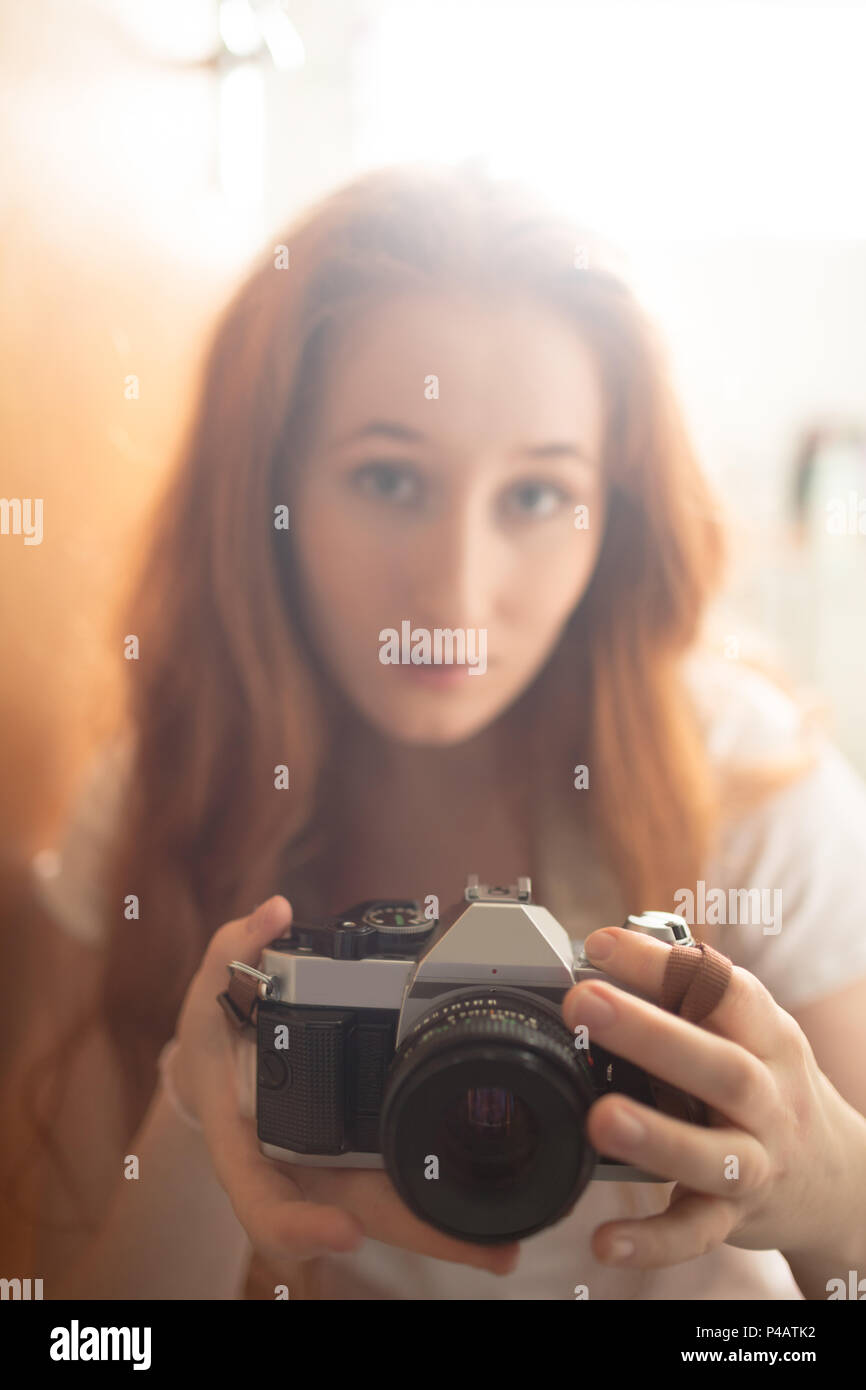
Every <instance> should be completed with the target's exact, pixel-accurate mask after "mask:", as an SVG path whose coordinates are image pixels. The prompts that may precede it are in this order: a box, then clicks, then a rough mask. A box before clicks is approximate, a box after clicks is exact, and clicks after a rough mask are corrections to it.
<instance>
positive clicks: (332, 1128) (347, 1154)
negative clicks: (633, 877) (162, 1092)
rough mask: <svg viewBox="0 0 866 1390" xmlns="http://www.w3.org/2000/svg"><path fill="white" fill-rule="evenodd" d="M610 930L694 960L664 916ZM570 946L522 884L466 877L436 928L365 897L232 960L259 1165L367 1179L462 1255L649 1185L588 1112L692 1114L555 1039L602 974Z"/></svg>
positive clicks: (633, 1070) (672, 920)
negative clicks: (603, 1145) (571, 1006)
mask: <svg viewBox="0 0 866 1390" xmlns="http://www.w3.org/2000/svg"><path fill="white" fill-rule="evenodd" d="M624 925H625V926H626V927H627V928H629V929H631V930H633V931H640V932H646V933H648V934H649V935H652V936H656V937H658V938H659V939H660V940H664V941H669V942H672V943H679V944H681V945H686V946H688V945H692V944H694V943H693V940H692V937H691V934H690V932H689V928H688V926H687V924H686V923H685V921H684V920H683V919H682V918H681V917H676V916H673V915H671V914H667V913H660V912H647V913H643V914H641V915H639V916H633V917H629V918H628V919H627V920H626V922H625V923H624ZM576 946H577V947H579V943H575V944H574V945H573V944H572V942H571V941H570V940H569V937H568V935H567V933H566V931H565V930H564V928H563V927H562V926H560V924H559V923H558V922H557V921H556V919H555V918H554V917H553V916H552V915H551V913H550V912H548V911H547V909H546V908H544V907H541V906H540V905H538V904H534V903H533V902H532V897H531V890H530V881H529V879H528V878H521V879H519V880H518V882H517V884H516V885H513V886H511V887H509V888H504V887H488V886H487V885H484V884H480V883H479V882H478V878H477V875H471V876H470V877H469V879H468V883H467V887H466V891H465V898H464V901H462V902H459V903H456V904H455V905H454V906H453V907H451V908H449V909H448V911H447V912H445V913H444V914H443V916H442V917H441V918H439V919H438V920H437V919H429V918H427V917H426V916H425V915H424V913H423V911H422V910H421V908H420V906H419V904H418V903H417V902H415V901H395V900H390V899H382V900H376V901H370V902H363V903H358V904H357V905H356V906H355V907H352V908H350V909H349V910H348V911H347V912H345V913H342V914H339V915H337V916H335V917H331V918H328V919H326V920H324V921H320V922H304V921H295V922H294V923H293V925H292V931H291V935H290V936H288V937H284V938H280V939H278V940H276V941H273V942H271V944H270V945H269V946H268V947H267V948H266V949H265V951H264V952H263V954H262V959H261V962H260V968H259V970H257V971H256V970H252V969H251V968H250V967H249V966H246V965H242V964H240V963H238V962H233V963H232V967H231V969H232V985H231V986H230V988H229V991H228V992H227V995H224V996H221V999H222V1000H223V1002H224V1003H226V1004H227V1006H228V1007H229V1009H230V1011H231V1012H233V1013H234V1015H235V1016H236V1017H237V1018H243V1017H249V1014H250V1012H251V1011H252V1010H251V1007H250V1001H251V1000H253V1001H254V1003H255V1011H256V1012H257V1021H256V1027H257V1035H258V1044H257V1077H256V1119H257V1129H258V1136H259V1141H260V1145H261V1149H262V1152H263V1153H265V1154H267V1155H268V1156H269V1157H271V1158H276V1159H283V1160H286V1161H288V1162H290V1163H296V1164H303V1165H311V1164H322V1165H327V1166H334V1167H337V1166H344V1167H354V1168H381V1167H384V1168H385V1169H386V1170H387V1172H388V1174H389V1175H390V1177H391V1179H392V1181H393V1183H394V1185H395V1187H396V1189H397V1191H398V1192H399V1194H400V1196H401V1197H402V1198H403V1200H404V1201H405V1202H406V1204H407V1205H408V1206H409V1207H410V1208H411V1209H412V1210H413V1211H414V1212H416V1213H417V1215H418V1216H420V1217H421V1218H422V1219H423V1220H425V1221H427V1222H429V1223H430V1224H431V1225H433V1226H435V1227H437V1228H438V1229H439V1230H442V1231H445V1232H447V1233H448V1234H450V1235H454V1236H457V1237H459V1238H461V1239H463V1240H469V1241H475V1242H477V1243H480V1244H487V1243H495V1242H499V1241H511V1240H519V1239H521V1238H523V1237H525V1236H528V1235H531V1234H532V1233H533V1232H535V1231H539V1230H541V1229H542V1228H544V1227H546V1226H550V1225H552V1224H553V1223H554V1222H556V1221H559V1220H560V1219H561V1218H562V1217H564V1216H565V1215H566V1214H567V1213H568V1212H569V1211H570V1210H571V1208H572V1207H573V1206H574V1204H575V1202H576V1201H577V1199H578V1198H579V1197H580V1195H581V1193H582V1192H583V1191H584V1189H585V1187H586V1185H587V1183H588V1182H589V1181H590V1180H591V1179H599V1178H602V1179H603V1178H606V1179H612V1180H616V1181H623V1180H632V1181H634V1180H638V1181H649V1182H655V1181H662V1179H659V1178H656V1177H654V1176H653V1175H652V1174H649V1173H644V1172H641V1171H640V1170H638V1169H635V1168H632V1167H629V1166H628V1165H626V1164H623V1163H620V1162H618V1161H617V1160H615V1159H609V1158H605V1157H603V1156H602V1155H599V1154H598V1153H596V1151H595V1150H594V1149H593V1147H592V1145H591V1144H590V1143H589V1141H588V1139H587V1137H586V1133H585V1120H586V1113H587V1111H588V1109H589V1107H590V1106H591V1105H592V1103H593V1102H594V1101H595V1100H597V1099H598V1097H599V1096H601V1095H603V1094H605V1093H606V1092H608V1091H620V1092H625V1093H627V1094H628V1095H631V1096H633V1097H634V1098H635V1099H637V1100H639V1101H641V1102H642V1103H643V1104H646V1105H653V1106H656V1107H657V1108H660V1109H664V1110H665V1111H666V1112H667V1113H670V1114H675V1115H677V1116H678V1117H680V1118H684V1119H688V1120H691V1121H693V1122H694V1123H698V1124H702V1123H706V1113H705V1109H704V1106H703V1104H702V1102H700V1101H698V1100H696V1099H695V1098H694V1097H692V1096H688V1095H686V1094H685V1093H684V1092H682V1091H679V1090H677V1089H676V1088H674V1087H672V1086H669V1085H667V1084H666V1083H662V1082H660V1081H659V1080H658V1079H656V1078H654V1077H652V1076H650V1075H649V1074H648V1073H647V1072H645V1071H643V1070H642V1069H641V1068H640V1067H638V1066H636V1065H634V1064H633V1063H631V1062H628V1061H625V1060H624V1059H622V1058H619V1057H616V1056H615V1055H613V1054H612V1053H610V1052H606V1051H605V1050H604V1049H603V1048H601V1047H598V1046H597V1045H596V1044H595V1043H592V1042H591V1043H590V1046H589V1047H588V1048H587V1047H586V1046H581V1045H579V1041H580V1040H579V1039H576V1038H575V1037H574V1036H572V1034H571V1033H569V1031H568V1029H567V1028H566V1027H565V1024H564V1023H563V1020H562V1014H561V1003H562V999H563V997H564V996H565V994H566V992H567V991H568V990H569V989H570V988H571V987H572V985H573V984H575V983H576V982H578V981H580V980H585V979H594V978H601V979H604V978H609V977H605V976H604V974H603V972H602V971H600V970H597V969H595V968H594V967H593V966H591V965H590V964H589V963H588V961H587V959H586V957H585V956H584V955H583V953H582V951H581V950H580V949H577V950H576V949H575V947H576ZM619 987H620V988H622V986H619ZM630 992H633V993H635V994H637V993H638V991H630ZM244 1000H245V1005H246V1007H244Z"/></svg>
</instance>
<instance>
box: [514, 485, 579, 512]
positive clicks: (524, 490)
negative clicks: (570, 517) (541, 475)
mask: <svg viewBox="0 0 866 1390" xmlns="http://www.w3.org/2000/svg"><path fill="white" fill-rule="evenodd" d="M569 497H570V494H569V493H568V492H566V490H565V488H563V487H560V486H559V485H558V484H557V483H548V482H541V481H539V482H536V481H533V480H529V479H528V480H527V481H526V482H523V483H517V484H516V485H515V486H514V487H512V488H509V490H508V492H507V493H506V494H505V498H504V506H505V510H506V512H507V513H509V514H510V515H512V516H516V517H518V518H520V517H528V518H529V519H530V520H544V518H545V517H548V516H553V515H554V513H555V512H557V511H559V509H560V508H561V507H562V505H563V504H564V503H565V502H567V501H568V500H569Z"/></svg>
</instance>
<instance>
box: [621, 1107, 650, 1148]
mask: <svg viewBox="0 0 866 1390" xmlns="http://www.w3.org/2000/svg"><path fill="white" fill-rule="evenodd" d="M613 1133H614V1138H615V1139H620V1140H622V1142H623V1143H624V1144H631V1143H637V1142H638V1140H639V1139H645V1138H646V1129H645V1127H644V1124H643V1122H642V1121H641V1120H639V1119H638V1117H637V1115H635V1114H633V1113H632V1111H631V1110H624V1109H623V1110H617V1112H616V1115H615V1116H614V1117H613Z"/></svg>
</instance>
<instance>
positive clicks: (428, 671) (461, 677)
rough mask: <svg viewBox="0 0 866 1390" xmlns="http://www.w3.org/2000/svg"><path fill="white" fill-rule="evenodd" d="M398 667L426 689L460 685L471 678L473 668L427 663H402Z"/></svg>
mask: <svg viewBox="0 0 866 1390" xmlns="http://www.w3.org/2000/svg"><path fill="white" fill-rule="evenodd" d="M397 669H398V670H399V671H400V672H401V673H402V674H403V675H404V676H405V677H406V678H407V679H408V680H411V681H414V683H415V684H416V685H420V686H423V687H424V689H425V690H449V689H450V688H451V687H452V686H459V685H461V684H462V683H463V682H464V681H466V680H467V679H468V678H469V674H470V672H471V670H472V667H471V666H456V665H455V666H434V665H432V664H425V665H420V666H413V665H410V664H407V665H405V666H403V665H402V664H401V665H400V666H398V667H397Z"/></svg>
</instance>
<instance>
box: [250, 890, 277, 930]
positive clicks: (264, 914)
mask: <svg viewBox="0 0 866 1390" xmlns="http://www.w3.org/2000/svg"><path fill="white" fill-rule="evenodd" d="M273 901H274V900H273V898H266V899H265V901H264V902H263V903H259V905H258V907H257V908H256V910H255V912H251V913H250V916H249V919H248V921H247V931H251V932H254V931H258V930H259V929H260V928H262V927H266V926H268V925H269V924H270V921H271V919H272V918H273V916H274V909H273V906H272V904H273Z"/></svg>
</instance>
